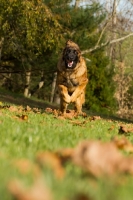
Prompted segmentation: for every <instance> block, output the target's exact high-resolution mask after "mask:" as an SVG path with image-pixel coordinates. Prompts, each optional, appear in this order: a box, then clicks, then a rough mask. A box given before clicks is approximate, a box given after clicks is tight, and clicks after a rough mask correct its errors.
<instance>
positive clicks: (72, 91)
mask: <svg viewBox="0 0 133 200" xmlns="http://www.w3.org/2000/svg"><path fill="white" fill-rule="evenodd" d="M57 70H58V71H57V86H58V90H59V94H60V110H61V112H62V113H63V114H65V113H66V109H67V106H68V104H69V103H71V102H72V103H75V109H76V112H77V114H82V104H83V103H84V102H85V88H86V85H87V83H88V79H87V67H86V64H85V61H84V58H83V57H82V56H81V52H80V49H79V46H78V45H77V44H75V43H74V42H72V41H70V40H68V41H67V43H66V46H65V48H64V50H63V53H62V56H61V58H60V59H59V62H58V65H57Z"/></svg>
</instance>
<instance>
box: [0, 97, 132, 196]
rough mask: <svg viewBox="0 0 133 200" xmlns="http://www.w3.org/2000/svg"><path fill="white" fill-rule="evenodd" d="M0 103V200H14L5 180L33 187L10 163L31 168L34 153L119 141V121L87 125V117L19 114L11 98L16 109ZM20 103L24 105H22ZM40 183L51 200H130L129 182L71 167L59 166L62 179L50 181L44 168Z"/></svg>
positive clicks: (128, 178) (31, 175)
mask: <svg viewBox="0 0 133 200" xmlns="http://www.w3.org/2000/svg"><path fill="white" fill-rule="evenodd" d="M1 97H2V99H1V100H2V101H3V100H4V97H5V102H4V103H3V104H2V106H1V109H0V199H2V200H13V199H14V198H13V196H12V195H11V194H10V192H9V191H8V183H9V182H10V180H14V179H17V180H20V181H21V182H22V183H23V184H24V186H25V187H26V188H28V187H29V186H31V185H32V184H33V182H34V181H35V177H34V173H32V172H29V173H26V174H25V173H22V172H21V170H19V168H17V167H16V166H15V165H14V162H15V161H16V160H20V159H27V160H29V161H30V162H32V163H36V159H35V158H36V154H37V153H38V152H39V151H56V150H59V149H62V148H67V147H75V146H76V145H77V144H78V143H79V142H80V141H82V140H90V139H94V140H102V141H110V140H111V139H112V138H113V137H115V136H118V137H120V136H119V135H118V129H119V124H120V121H114V120H109V119H103V118H101V119H99V120H88V119H89V117H88V118H86V119H84V118H81V117H80V118H78V119H59V118H55V116H54V115H52V114H49V113H47V112H45V111H44V109H40V110H39V111H36V110H33V109H31V110H24V109H23V108H21V107H20V105H21V104H23V102H24V101H22V102H21V101H18V99H16V98H17V97H15V99H14V103H15V100H17V104H20V105H15V104H14V105H13V104H11V103H9V99H11V98H8V99H6V94H5V96H4V95H3V96H2V95H1ZM12 98H13V97H12ZM19 98H20V97H19ZM12 100H13V99H12ZM6 101H7V102H6ZM27 101H28V105H29V106H31V107H34V106H36V107H37V105H39V106H40V104H39V102H35V104H34V105H33V102H32V104H31V105H30V100H27ZM26 103H27V102H26V100H25V104H24V105H26ZM3 105H10V106H3ZM45 106H47V105H45ZM41 108H42V102H41ZM22 116H24V117H25V118H26V119H23V117H22ZM84 122H85V123H84ZM122 123H123V122H122ZM111 127H113V128H112V129H111ZM126 137H127V138H128V140H129V141H131V142H132V141H133V136H132V134H129V135H127V136H126ZM41 178H42V179H43V181H44V182H45V183H46V185H47V187H48V188H49V189H50V191H51V193H52V196H53V199H55V200H57V199H58V200H64V199H69V200H90V199H91V200H107V199H108V200H112V199H113V200H130V199H132V195H133V192H132V187H133V178H132V177H131V176H129V175H123V176H120V177H117V178H110V179H106V178H105V179H104V178H101V179H96V178H94V177H92V176H90V175H89V174H86V173H84V172H83V171H82V169H80V168H78V167H77V166H74V165H72V164H71V163H68V164H66V165H65V177H64V178H63V179H61V180H59V179H57V178H55V176H54V174H53V171H52V170H51V169H50V168H47V167H43V168H42V171H41ZM18 199H19V200H20V198H18ZM23 200H26V199H23ZM31 200H32V199H31ZM38 200H39V199H38Z"/></svg>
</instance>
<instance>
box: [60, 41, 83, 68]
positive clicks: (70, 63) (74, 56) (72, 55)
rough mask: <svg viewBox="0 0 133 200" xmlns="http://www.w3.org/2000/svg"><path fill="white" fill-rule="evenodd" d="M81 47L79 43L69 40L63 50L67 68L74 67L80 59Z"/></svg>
mask: <svg viewBox="0 0 133 200" xmlns="http://www.w3.org/2000/svg"><path fill="white" fill-rule="evenodd" d="M80 55H81V52H80V49H79V46H78V45H77V44H75V43H74V42H72V41H70V40H68V41H67V43H66V47H65V48H64V51H63V60H64V62H65V66H66V68H67V69H74V68H75V67H76V65H77V63H78V62H79V61H80Z"/></svg>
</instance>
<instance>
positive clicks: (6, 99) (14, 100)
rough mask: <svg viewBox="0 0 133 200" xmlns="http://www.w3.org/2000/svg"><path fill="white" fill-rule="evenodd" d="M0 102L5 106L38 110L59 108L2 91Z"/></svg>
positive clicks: (0, 91) (0, 92)
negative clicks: (18, 106) (10, 105)
mask: <svg viewBox="0 0 133 200" xmlns="http://www.w3.org/2000/svg"><path fill="white" fill-rule="evenodd" d="M0 101H1V102H3V103H5V104H14V105H22V106H29V107H31V108H40V109H45V108H47V107H50V108H52V109H58V108H59V107H58V106H57V105H54V104H50V103H49V102H44V101H43V100H38V99H33V98H26V97H24V96H23V95H19V94H15V93H11V92H8V91H3V90H0Z"/></svg>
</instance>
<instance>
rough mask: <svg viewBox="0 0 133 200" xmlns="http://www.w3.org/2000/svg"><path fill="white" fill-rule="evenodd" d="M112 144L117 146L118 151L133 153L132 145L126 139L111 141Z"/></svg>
mask: <svg viewBox="0 0 133 200" xmlns="http://www.w3.org/2000/svg"><path fill="white" fill-rule="evenodd" d="M113 142H114V144H115V145H116V146H117V148H118V149H122V150H125V151H127V152H129V153H133V145H132V144H131V143H130V142H129V141H128V140H127V138H126V137H122V138H117V137H115V138H114V139H113Z"/></svg>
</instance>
